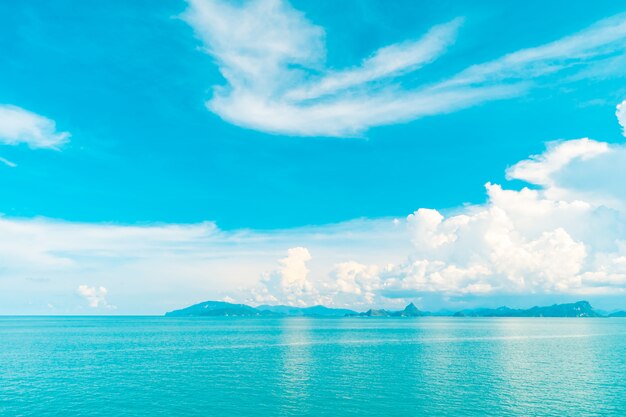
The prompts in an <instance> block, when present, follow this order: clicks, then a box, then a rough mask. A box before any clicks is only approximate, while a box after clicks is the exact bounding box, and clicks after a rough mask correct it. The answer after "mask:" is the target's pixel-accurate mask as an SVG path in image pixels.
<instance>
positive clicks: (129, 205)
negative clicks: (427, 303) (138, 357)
mask: <svg viewBox="0 0 626 417" xmlns="http://www.w3.org/2000/svg"><path fill="white" fill-rule="evenodd" d="M314 3H319V4H314ZM551 4H552V6H551V8H547V9H546V6H545V5H541V4H540V2H528V3H525V4H524V5H523V7H519V6H517V7H516V6H515V5H514V4H508V3H507V4H504V3H502V2H445V3H444V2H404V3H402V4H400V3H398V4H396V5H394V6H393V7H389V5H387V4H386V3H385V2H376V1H357V2H342V5H341V8H340V9H337V5H336V3H335V2H313V3H312V2H299V3H294V7H295V8H297V9H299V10H301V11H303V12H304V13H306V16H307V17H308V18H309V19H310V20H311V21H313V22H314V23H315V24H317V25H320V26H322V27H324V29H325V31H326V41H327V45H326V47H327V65H328V66H329V67H333V68H342V67H350V66H353V65H355V64H358V63H359V62H360V61H361V60H362V59H364V58H366V57H367V56H369V55H370V54H371V53H372V52H373V51H375V50H376V49H378V48H380V47H383V46H385V45H387V44H390V43H395V42H402V41H404V40H406V39H414V38H419V37H420V36H421V35H422V34H423V33H424V32H425V31H427V30H428V29H429V28H430V27H431V26H433V25H435V24H440V23H444V22H447V21H449V20H451V19H454V18H456V17H459V16H462V17H464V18H465V22H464V24H463V26H462V28H461V29H460V31H459V37H458V39H457V40H456V42H455V44H454V46H453V47H451V48H450V50H449V52H448V53H446V54H445V55H444V56H443V57H442V58H441V59H440V60H438V61H436V62H435V63H434V64H433V65H431V66H428V67H426V68H425V69H424V70H423V71H420V72H419V74H418V76H416V77H415V78H417V79H418V80H420V81H421V80H422V79H426V80H437V79H441V78H445V77H448V76H450V75H451V74H454V73H455V72H458V71H459V70H460V69H463V68H465V67H467V66H468V65H469V64H473V63H477V62H482V61H488V60H492V59H495V58H498V57H500V56H501V55H503V54H506V53H509V52H512V51H515V50H517V49H521V48H527V47H532V46H538V45H541V44H542V43H546V42H549V41H553V40H556V39H559V38H561V37H563V36H566V35H569V34H571V33H573V32H576V31H579V30H581V29H584V28H585V27H587V26H589V25H591V24H592V23H594V22H595V21H597V20H600V19H602V18H606V17H609V16H612V15H615V14H617V13H618V12H620V11H621V10H620V8H619V7H620V6H619V4H618V3H616V2H609V1H607V2H597V3H594V7H593V10H589V8H588V7H584V5H583V3H580V6H579V7H576V6H575V5H572V4H571V3H570V2H566V3H559V2H554V3H551ZM0 7H2V8H3V10H2V13H1V15H2V16H4V17H3V21H2V25H1V27H2V31H3V32H4V36H2V39H3V41H2V42H3V44H2V50H3V51H4V52H3V54H2V57H1V58H0V59H1V60H2V62H1V65H0V91H2V100H1V101H2V102H4V103H13V104H16V105H19V106H20V107H23V108H26V109H29V110H31V111H34V112H36V113H39V114H42V115H45V116H47V117H50V118H52V119H54V120H55V121H56V123H57V125H58V127H59V129H62V130H63V131H69V132H71V134H72V140H71V142H70V143H69V144H67V146H65V147H64V148H63V150H62V152H41V151H38V152H30V151H29V150H28V149H27V148H26V147H24V146H19V147H15V148H5V149H3V150H2V156H3V157H5V158H7V159H9V160H11V161H14V162H15V163H18V164H19V166H20V169H14V170H8V169H3V171H5V172H3V175H1V176H0V188H2V189H3V190H4V198H3V199H2V201H1V202H0V204H1V205H0V211H1V212H3V213H5V214H7V215H11V216H19V217H30V216H37V215H41V216H47V217H53V218H62V219H66V220H76V221H96V222H101V221H107V222H122V223H135V222H182V223H193V222H198V221H204V220H211V221H216V222H217V223H218V224H219V225H220V226H221V227H223V228H226V229H235V228H242V227H250V228H263V229H272V228H284V227H294V226H301V225H308V224H324V223H331V222H338V221H344V220H348V219H352V218H357V217H381V216H401V215H404V214H405V213H408V212H411V211H412V210H414V209H415V208H416V207H423V206H428V207H439V208H445V207H454V206H456V205H458V204H460V203H464V202H472V203H478V202H481V201H483V199H484V196H483V190H482V186H481V185H482V184H483V183H484V182H486V181H488V180H491V181H498V180H501V179H502V173H503V170H504V168H505V167H506V166H507V165H509V164H512V163H514V162H515V161H517V160H519V159H522V158H524V157H525V156H527V155H529V154H532V153H536V152H538V151H539V150H540V149H541V146H542V143H543V142H545V141H547V140H553V139H556V138H574V137H577V136H579V135H581V133H583V134H584V135H587V136H591V137H603V138H605V140H609V141H611V140H613V141H615V140H619V132H618V130H617V129H616V128H615V126H613V125H612V124H611V123H610V122H609V120H610V119H611V117H612V114H611V111H609V109H611V108H612V107H613V106H614V104H615V102H617V101H619V100H618V99H619V98H621V97H622V96H623V95H624V94H623V92H624V86H623V78H620V77H612V78H611V79H609V80H602V79H593V80H588V79H585V80H581V81H578V82H572V83H565V84H563V83H558V84H557V85H555V86H552V85H551V81H552V80H551V79H550V78H547V79H546V80H545V82H542V84H543V86H542V87H541V88H537V89H534V90H533V91H532V92H528V93H525V94H523V95H522V96H521V97H516V98H513V99H510V100H506V101H493V102H488V103H482V104H479V105H476V106H475V107H474V106H473V107H471V108H468V109H465V110H462V111H458V112H454V113H452V114H444V115H437V116H434V117H430V118H420V119H418V120H414V121H409V122H406V123H401V124H397V125H392V126H382V127H375V128H373V129H370V130H368V131H366V132H364V133H363V134H362V138H360V139H356V140H355V139H350V138H348V139H346V138H328V137H312V138H301V137H293V136H288V135H273V134H267V133H263V132H258V131H254V130H251V129H246V128H241V127H237V126H233V125H231V124H229V123H227V122H225V121H223V120H221V119H220V117H218V116H217V115H215V114H212V113H211V112H208V111H207V110H206V108H205V107H204V101H205V100H207V99H208V98H209V97H210V96H211V87H213V86H215V85H220V84H223V83H224V81H223V78H222V76H221V75H220V73H219V71H218V68H216V65H215V63H214V61H213V59H212V58H211V57H210V56H208V55H207V54H204V53H202V52H201V51H199V50H198V48H199V47H200V45H201V42H200V41H199V40H198V39H197V38H196V37H194V33H193V31H192V29H191V28H190V27H189V25H187V24H186V23H185V22H184V21H183V20H181V19H179V18H176V17H177V16H179V15H180V14H181V13H182V12H183V11H184V10H185V7H186V5H185V3H184V2H177V1H172V2H159V4H158V5H157V4H155V3H154V2H140V1H137V2H130V3H129V2H115V1H113V2H105V3H99V4H94V3H91V2H87V3H85V2H73V1H67V2H55V3H49V2H42V1H25V2H9V3H5V4H3V5H2V6H0ZM555 16H558V23H557V22H555ZM555 23H556V24H555ZM561 76H562V74H558V75H555V78H558V77H561ZM422 77H423V78H422ZM408 82H413V80H408ZM468 155H471V156H472V157H471V158H469V157H468ZM25 190H28V192H25ZM68 203H69V204H68ZM251 211H253V213H254V215H250V214H251Z"/></svg>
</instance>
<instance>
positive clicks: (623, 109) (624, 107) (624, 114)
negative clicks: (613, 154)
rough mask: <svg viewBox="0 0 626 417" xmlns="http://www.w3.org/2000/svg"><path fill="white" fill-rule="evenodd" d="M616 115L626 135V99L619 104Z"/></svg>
mask: <svg viewBox="0 0 626 417" xmlns="http://www.w3.org/2000/svg"><path fill="white" fill-rule="evenodd" d="M615 115H616V116H617V120H618V122H619V125H620V126H621V127H622V134H623V135H624V136H626V100H624V101H622V102H621V103H620V104H618V105H617V110H616V112H615Z"/></svg>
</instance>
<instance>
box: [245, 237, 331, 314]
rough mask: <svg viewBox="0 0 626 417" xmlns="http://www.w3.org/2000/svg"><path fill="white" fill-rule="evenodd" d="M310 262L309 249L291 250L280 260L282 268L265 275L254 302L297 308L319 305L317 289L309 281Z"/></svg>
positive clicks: (296, 248) (254, 293) (255, 290)
mask: <svg viewBox="0 0 626 417" xmlns="http://www.w3.org/2000/svg"><path fill="white" fill-rule="evenodd" d="M310 260H311V254H310V253H309V250H308V249H307V248H304V247H300V246H299V247H295V248H291V249H289V250H288V251H287V256H286V257H285V258H282V259H280V260H279V264H280V266H279V267H278V268H277V269H275V270H273V271H271V272H269V273H265V274H264V275H263V277H262V279H261V283H260V284H261V285H260V287H259V288H255V289H254V290H253V297H254V301H255V302H257V303H272V304H278V303H281V304H287V305H296V306H307V305H313V304H318V303H319V300H318V294H317V291H316V288H315V287H314V285H313V283H312V282H311V281H310V280H309V272H310V271H309V269H308V267H307V263H308V262H309V261H310Z"/></svg>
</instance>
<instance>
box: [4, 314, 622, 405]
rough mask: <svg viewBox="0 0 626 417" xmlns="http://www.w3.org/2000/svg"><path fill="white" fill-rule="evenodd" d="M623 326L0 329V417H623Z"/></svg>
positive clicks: (242, 324)
mask: <svg viewBox="0 0 626 417" xmlns="http://www.w3.org/2000/svg"><path fill="white" fill-rule="evenodd" d="M624 375H626V319H548V318H544V319H533V318H528V319H522V318H507V319H504V318H501V319H499V318H484V319H482V318H434V317H429V318H419V319H359V318H352V319H313V318H287V319H237V318H215V319H210V318H209V319H174V318H159V317H143V318H142V317H125V318H113V317H110V318H93V317H91V318H89V317H85V318H52V317H48V318H46V317H41V318H0V415H7V416H13V415H37V416H39V415H86V416H96V415H102V416H105V415H127V416H128V415H146V414H150V415H164V416H171V415H258V416H273V415H283V416H290V415H354V416H363V415H371V416H374V415H376V416H378V415H402V416H406V415H415V416H418V415H451V416H452V415H455V416H456V415H485V414H488V415H594V414H595V415H626V382H625V380H624Z"/></svg>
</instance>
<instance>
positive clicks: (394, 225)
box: [0, 103, 626, 312]
mask: <svg viewBox="0 0 626 417" xmlns="http://www.w3.org/2000/svg"><path fill="white" fill-rule="evenodd" d="M623 106H624V103H622V104H621V107H620V109H621V108H623ZM618 116H619V109H618ZM620 120H621V119H620ZM507 178H508V179H509V180H515V181H524V182H526V183H529V184H531V185H532V186H533V188H532V189H531V188H528V187H523V188H521V189H519V190H516V189H512V188H507V187H505V186H502V185H498V184H492V183H487V184H486V191H487V200H486V202H485V203H484V204H480V205H475V206H465V207H459V208H457V209H456V210H453V211H452V212H450V213H449V214H442V213H441V212H439V211H438V210H435V209H427V208H421V209H418V210H417V211H415V212H414V213H412V214H409V215H408V216H407V217H406V218H405V219H395V220H394V219H364V220H356V221H352V222H346V223H341V224H336V225H327V226H316V227H308V228H297V229H288V230H279V231H271V232H270V231H254V230H235V231H224V230H220V229H219V228H218V227H217V225H215V224H214V223H211V222H207V223H202V224H195V225H193V224H192V225H150V226H124V225H104V224H81V223H68V222H60V221H54V220H49V219H34V220H21V219H10V218H0V262H1V263H2V265H3V268H2V270H1V271H0V274H1V276H2V280H0V290H2V291H0V293H2V294H8V291H7V289H9V288H13V291H12V294H13V295H12V298H13V299H15V298H18V299H19V298H20V297H27V298H33V297H34V298H35V299H37V300H39V301H37V302H38V303H39V305H41V306H47V305H52V306H54V307H53V310H52V311H53V312H54V311H60V312H67V311H71V312H77V311H78V312H80V311H85V310H81V309H84V308H89V309H91V310H98V309H100V310H102V311H108V312H110V310H111V308H112V306H113V305H116V306H118V308H119V311H120V312H129V311H133V310H132V305H131V304H132V303H134V302H136V301H137V300H140V299H141V300H144V301H145V300H146V299H151V300H153V303H158V305H159V306H160V308H161V309H162V310H165V309H167V308H169V307H178V306H180V305H181V304H182V305H184V304H186V303H192V302H195V301H200V300H203V299H209V298H223V299H234V300H237V301H241V302H252V303H257V304H261V303H276V304H289V305H313V304H320V303H321V304H325V305H329V306H348V307H353V308H358V307H359V306H366V305H368V306H369V305H382V306H391V305H398V304H404V303H406V302H407V301H408V300H420V299H422V298H423V297H428V296H432V295H436V296H437V297H439V298H440V299H441V301H442V302H443V303H444V304H445V303H459V302H460V303H463V302H465V301H464V300H466V299H468V297H469V298H472V299H476V297H478V298H479V299H483V300H485V299H488V298H489V297H493V296H497V295H546V294H548V295H549V294H552V295H554V296H559V295H560V296H563V295H569V296H576V297H582V296H584V297H591V296H603V297H620V296H622V297H623V295H624V293H626V217H625V216H626V192H625V191H624V188H623V184H622V179H623V178H626V145H623V144H609V143H607V142H600V141H596V140H592V139H588V138H582V139H575V140H564V141H557V142H552V143H549V144H548V145H547V148H546V150H545V151H544V152H543V153H542V154H540V155H533V156H531V157H529V158H528V159H526V160H523V161H519V162H518V163H516V164H514V165H513V166H511V167H510V168H509V169H508V170H507ZM277 259H278V261H277ZM16 288H19V289H20V291H21V293H20V291H16V290H15V289H16ZM76 288H78V290H76ZM55 292H57V293H63V292H65V293H66V294H72V293H76V296H79V297H82V298H83V299H84V300H85V301H86V303H85V301H82V302H79V303H78V305H80V306H81V307H79V309H78V310H76V307H75V305H76V304H73V303H72V302H69V301H68V300H67V299H66V298H64V297H58V298H59V299H58V300H56V299H55V300H51V299H49V298H50V294H51V293H55ZM190 294H193V295H191V296H190ZM109 300H111V301H109ZM183 300H184V301H183ZM4 301H6V303H4V304H5V305H9V306H10V301H11V300H4ZM77 301H78V300H77ZM63 303H65V304H63ZM64 305H65V307H64ZM153 305H154V304H153ZM5 308H6V307H5ZM155 308H156V307H155ZM162 310H161V311H162Z"/></svg>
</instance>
